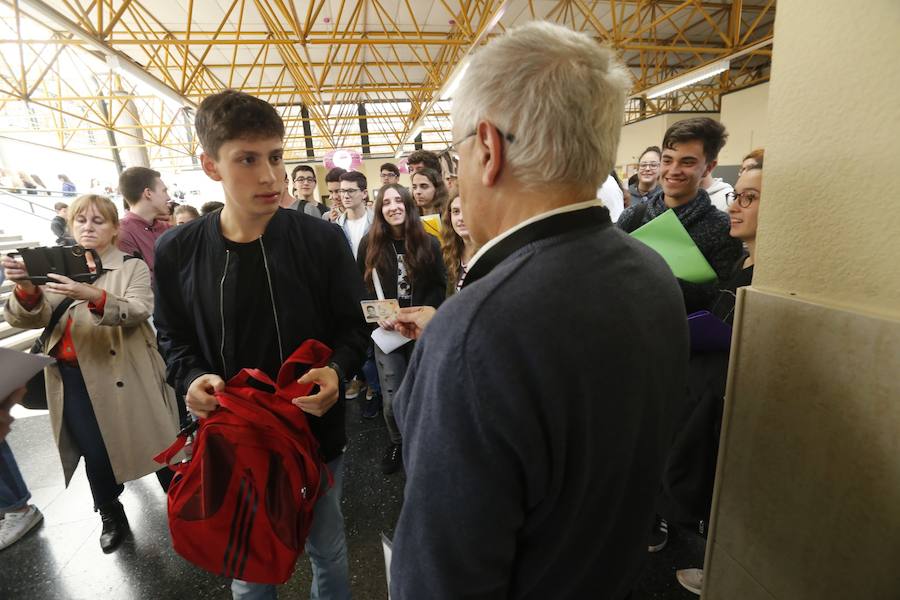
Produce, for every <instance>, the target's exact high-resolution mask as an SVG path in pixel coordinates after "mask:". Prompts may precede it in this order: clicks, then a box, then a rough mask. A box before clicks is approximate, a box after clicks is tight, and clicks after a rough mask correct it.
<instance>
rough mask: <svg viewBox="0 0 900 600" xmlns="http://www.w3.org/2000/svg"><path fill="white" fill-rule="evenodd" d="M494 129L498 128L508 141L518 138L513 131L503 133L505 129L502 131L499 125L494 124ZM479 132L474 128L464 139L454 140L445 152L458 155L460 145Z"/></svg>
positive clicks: (501, 135) (498, 131)
mask: <svg viewBox="0 0 900 600" xmlns="http://www.w3.org/2000/svg"><path fill="white" fill-rule="evenodd" d="M494 129H496V130H497V133H499V134H500V137H501V138H503V139H504V140H506V141H507V142H509V143H513V142H514V141H515V140H516V138H515V136H514V135H513V134H511V133H503V131H501V129H500V128H499V127H497V126H496V125H495V126H494ZM477 133H478V132H477V131H474V130H473V131H472V133H470V134H469V135H467V136H465V137H464V138H463V139H461V140H459V141H458V142H453V143H451V144H450V145H449V146H447V148H446V150H444V152H449V153H450V154H456V155H458V154H459V147H460V146H461V145H462V143H463V142H465V141H466V140H467V139H469V138H470V137H472V136H473V135H475V134H477Z"/></svg>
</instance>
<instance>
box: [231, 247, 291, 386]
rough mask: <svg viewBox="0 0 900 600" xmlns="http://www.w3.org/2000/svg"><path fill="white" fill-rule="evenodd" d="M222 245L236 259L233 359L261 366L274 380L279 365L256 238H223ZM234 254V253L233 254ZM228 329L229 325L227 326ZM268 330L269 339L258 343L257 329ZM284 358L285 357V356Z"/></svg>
mask: <svg viewBox="0 0 900 600" xmlns="http://www.w3.org/2000/svg"><path fill="white" fill-rule="evenodd" d="M225 248H226V249H227V250H228V251H229V252H231V253H232V257H231V260H234V259H235V258H237V260H238V263H237V264H238V270H237V278H238V281H237V286H236V289H237V298H235V314H236V315H237V319H235V323H234V329H233V331H234V332H235V336H236V339H235V344H234V348H235V359H236V361H237V365H238V366H239V367H240V368H242V369H245V368H252V369H262V370H263V371H265V372H266V373H267V374H268V375H269V377H271V378H272V380H273V381H274V380H275V379H276V378H277V377H278V370H279V368H281V356H279V354H278V340H276V339H275V338H274V335H275V333H274V332H275V326H274V321H275V315H274V313H273V308H272V298H271V295H270V294H269V281H268V279H267V278H266V266H265V262H264V261H263V254H262V244H260V243H259V241H258V240H257V241H255V242H247V243H245V244H241V243H238V242H232V241H231V240H228V239H226V240H225ZM235 255H236V256H235ZM229 329H230V328H229ZM263 331H265V332H272V336H273V337H272V339H271V340H265V343H260V341H261V340H260V339H259V335H260V332H263ZM285 358H286V357H285Z"/></svg>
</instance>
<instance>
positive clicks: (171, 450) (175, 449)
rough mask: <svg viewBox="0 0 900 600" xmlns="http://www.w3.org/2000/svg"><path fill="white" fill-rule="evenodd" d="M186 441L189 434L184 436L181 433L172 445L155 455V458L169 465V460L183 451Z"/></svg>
mask: <svg viewBox="0 0 900 600" xmlns="http://www.w3.org/2000/svg"><path fill="white" fill-rule="evenodd" d="M186 443H187V436H183V437H182V436H181V435H179V436H178V437H177V438H175V442H174V443H173V444H172V445H171V446H169V447H168V448H166V449H165V450H163V451H162V452H160V453H159V454H157V455H156V456H154V457H153V460H155V461H156V462H158V463H160V464H163V465H168V464H169V461H170V460H172V459H173V458H174V457H175V455H176V454H178V453H179V452H181V449H182V448H184V445H185V444H186ZM170 466H171V465H170Z"/></svg>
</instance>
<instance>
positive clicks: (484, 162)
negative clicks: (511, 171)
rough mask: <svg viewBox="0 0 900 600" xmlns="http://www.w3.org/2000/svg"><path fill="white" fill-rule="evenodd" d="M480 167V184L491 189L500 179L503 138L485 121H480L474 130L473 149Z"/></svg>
mask: <svg viewBox="0 0 900 600" xmlns="http://www.w3.org/2000/svg"><path fill="white" fill-rule="evenodd" d="M474 150H475V151H476V152H477V153H478V159H477V160H478V164H479V166H480V167H481V183H482V184H483V185H484V186H486V187H492V186H494V185H495V184H496V183H497V179H499V178H500V170H501V169H502V168H503V159H504V156H503V151H504V148H503V138H501V137H500V131H499V130H498V129H497V128H496V127H494V126H493V125H492V124H490V123H488V122H487V121H480V122H479V123H478V125H477V127H476V128H475V148H474Z"/></svg>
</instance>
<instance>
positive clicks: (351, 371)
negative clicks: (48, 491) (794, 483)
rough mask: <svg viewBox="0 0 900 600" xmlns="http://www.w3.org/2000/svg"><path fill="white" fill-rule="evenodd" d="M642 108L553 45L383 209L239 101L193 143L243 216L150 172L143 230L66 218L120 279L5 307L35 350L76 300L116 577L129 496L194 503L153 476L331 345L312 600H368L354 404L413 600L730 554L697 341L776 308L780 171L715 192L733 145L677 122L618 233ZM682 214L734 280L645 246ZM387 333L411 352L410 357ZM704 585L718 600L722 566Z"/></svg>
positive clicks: (317, 418) (82, 436) (30, 521)
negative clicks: (628, 117) (684, 268)
mask: <svg viewBox="0 0 900 600" xmlns="http://www.w3.org/2000/svg"><path fill="white" fill-rule="evenodd" d="M629 85H630V80H629V77H628V75H627V72H626V70H625V69H624V67H623V66H621V65H620V64H619V63H618V62H617V60H616V59H615V57H614V55H613V53H612V52H610V51H609V50H606V49H603V48H601V47H599V46H598V45H597V44H596V43H595V42H594V41H592V40H591V39H590V38H589V37H587V36H585V35H582V34H579V33H574V32H572V31H570V30H567V29H564V28H561V27H558V26H555V25H551V24H548V23H533V24H530V25H526V26H524V27H522V28H519V29H516V30H513V31H511V32H509V33H507V34H505V35H503V36H500V37H498V38H496V39H494V40H493V41H491V42H490V43H489V44H488V45H486V46H485V47H484V48H483V49H482V50H481V51H480V52H478V53H477V54H476V55H475V56H474V57H473V59H472V61H471V64H470V66H469V69H468V71H467V72H466V75H465V78H464V79H463V82H462V84H461V85H460V87H459V91H458V92H457V96H456V98H455V99H454V104H453V139H454V143H453V145H452V147H451V148H450V149H449V151H448V152H447V153H445V155H443V156H442V157H438V156H437V155H435V154H433V153H430V152H427V151H417V152H415V153H413V154H412V155H411V156H410V157H409V161H408V162H409V165H410V170H411V173H412V176H411V187H410V188H407V187H404V186H402V185H399V183H398V180H399V175H400V172H399V170H398V169H397V167H396V165H394V164H392V163H385V164H384V165H382V167H381V170H380V178H381V182H380V183H381V185H380V187H379V188H378V189H377V190H370V189H369V187H368V182H367V180H366V177H365V176H364V175H363V174H362V173H359V172H356V171H344V170H342V169H332V170H331V171H330V172H328V174H327V175H326V178H325V183H326V186H327V188H328V193H329V199H330V200H331V206H325V205H324V204H323V203H322V202H320V201H319V200H318V199H317V198H316V194H315V190H316V187H317V185H318V182H317V178H316V172H315V170H314V169H313V168H312V167H310V166H308V165H299V166H296V167H295V168H293V169H292V171H291V172H290V173H288V172H287V170H286V168H285V165H284V162H283V153H284V148H283V138H284V133H285V130H284V125H283V123H282V120H281V118H280V117H279V115H278V113H277V112H276V110H275V109H274V108H273V107H272V106H271V105H269V104H267V103H266V102H264V101H262V100H259V99H257V98H254V97H252V96H249V95H247V94H244V93H240V92H236V91H232V90H226V91H224V92H221V93H218V94H215V95H212V96H210V97H208V98H206V99H205V100H204V101H203V102H202V104H201V105H200V107H199V109H198V111H197V114H196V120H195V123H196V129H197V134H198V137H199V139H200V141H201V145H202V147H203V154H202V157H201V163H202V167H203V170H204V171H205V173H206V174H207V175H208V176H209V177H210V178H212V179H213V180H215V181H218V182H221V184H222V186H223V190H224V193H225V198H226V201H225V203H224V206H218V207H208V209H207V210H204V212H205V213H206V214H204V215H203V216H200V215H198V214H197V213H196V210H194V209H193V208H191V207H188V206H186V205H185V206H178V207H172V206H170V202H171V199H170V198H169V195H168V192H167V187H166V185H165V183H164V182H163V181H162V179H161V177H160V174H159V173H158V172H156V171H153V170H151V169H148V168H143V167H133V168H130V169H127V170H125V171H124V172H123V173H122V175H121V178H120V181H119V187H120V192H121V194H122V196H123V198H124V200H125V202H126V203H127V207H128V211H127V213H126V215H125V216H124V217H123V218H121V219H120V218H119V216H118V210H117V207H116V206H115V205H114V204H113V202H112V201H111V200H109V199H108V198H106V197H104V196H100V195H83V196H80V197H78V198H77V199H76V200H74V201H73V202H72V203H71V204H69V205H65V204H64V203H60V205H58V207H57V208H58V214H59V219H60V221H61V223H56V224H55V225H54V231H55V232H57V236H58V238H59V243H60V244H69V243H72V242H74V243H77V244H79V245H81V246H83V247H85V248H89V249H94V250H96V251H97V253H98V254H99V256H100V259H101V260H100V262H99V263H98V264H96V265H92V267H94V268H95V269H96V275H97V278H96V280H95V281H94V282H93V283H91V284H88V283H79V282H76V281H73V280H71V279H68V278H66V277H64V276H58V275H51V276H50V277H51V279H52V280H53V281H52V282H51V283H47V284H46V285H43V286H36V285H33V284H32V283H31V282H30V281H29V280H28V279H27V276H28V274H27V272H26V269H25V265H24V263H22V262H21V261H19V260H16V259H14V258H11V257H3V259H2V266H3V269H4V270H5V276H6V277H7V278H9V279H11V280H14V281H15V282H16V286H15V291H14V293H13V294H12V295H11V297H10V299H9V301H8V302H7V304H6V306H5V307H4V310H5V314H6V319H7V320H8V321H9V322H10V323H11V324H12V325H13V326H16V327H25V328H35V329H37V328H44V327H46V326H47V325H48V323H50V321H51V315H52V314H53V313H54V311H55V309H57V307H59V306H60V305H61V304H63V303H66V306H65V310H64V312H62V315H61V317H60V318H58V322H57V323H56V325H55V327H54V328H53V332H52V334H51V335H50V337H49V340H48V342H47V344H46V346H45V351H46V352H47V353H48V354H50V355H51V356H53V357H54V358H55V359H56V362H55V364H54V365H52V366H50V367H48V368H47V369H46V370H45V376H46V382H47V399H48V406H49V412H50V421H51V425H52V428H53V433H54V437H55V439H56V442H57V445H58V447H59V454H60V459H61V461H62V464H63V468H64V473H65V477H66V483H67V484H68V482H69V479H70V478H71V476H72V473H73V472H74V470H75V467H76V466H77V464H78V462H79V460H80V459H81V458H82V457H83V458H84V460H85V465H86V471H87V476H88V480H89V482H90V487H91V492H92V495H93V502H94V507H95V509H96V510H97V511H98V512H99V513H100V517H101V520H102V523H103V528H102V535H101V538H100V544H101V546H102V547H103V550H104V551H106V552H112V551H114V550H115V549H116V547H117V546H118V545H119V544H120V543H121V541H122V539H123V537H124V536H125V535H126V533H127V531H128V519H127V516H126V515H125V512H124V510H123V508H122V505H121V503H120V502H119V500H118V496H119V495H120V494H121V492H122V490H123V484H124V482H126V481H130V480H134V479H137V478H139V477H142V476H144V475H147V474H149V473H156V475H157V477H158V478H159V482H160V484H161V486H162V487H163V489H168V487H169V485H170V483H171V481H172V474H171V471H170V470H169V469H168V468H162V469H160V468H159V467H160V465H159V464H158V463H156V462H154V460H153V456H154V455H156V454H157V453H158V452H160V451H161V450H162V449H164V448H165V447H166V446H168V445H169V444H170V443H171V442H172V441H173V440H174V439H175V437H176V435H177V433H178V431H179V428H180V425H181V424H184V423H186V422H189V421H190V420H191V419H200V420H201V422H202V420H203V419H204V418H206V417H208V415H210V414H211V413H212V412H213V411H215V410H216V409H217V405H218V401H217V398H216V393H217V392H220V391H222V390H223V389H224V388H225V385H226V382H227V381H228V380H229V378H230V377H232V376H233V375H235V374H236V373H237V372H238V371H240V370H241V369H242V368H257V369H261V370H262V371H264V372H265V373H266V374H268V375H269V376H270V377H271V378H272V379H275V377H276V376H277V373H278V370H279V367H280V365H281V364H282V363H283V362H284V360H285V359H286V358H287V357H288V356H289V355H290V354H291V353H292V351H293V350H294V349H295V348H296V347H297V346H299V344H300V343H302V342H303V341H304V340H308V339H316V340H319V341H321V342H323V343H324V344H326V345H327V346H328V347H329V348H331V349H332V350H333V355H332V358H331V362H330V363H329V364H328V365H327V366H324V367H321V368H317V369H312V370H311V371H310V372H309V373H308V374H307V376H306V377H307V379H308V380H309V381H311V382H314V383H315V384H316V385H317V389H316V390H315V391H314V393H312V394H311V395H309V396H304V397H300V398H297V399H295V400H294V404H296V406H297V407H298V410H302V411H303V412H304V413H306V415H307V418H308V421H309V425H310V428H311V430H312V432H313V434H314V435H315V437H316V439H317V440H318V443H319V451H320V454H321V458H322V460H323V461H324V462H325V463H326V464H327V466H328V471H329V473H330V475H331V481H332V484H331V487H330V488H329V490H328V492H327V493H325V494H324V495H323V496H321V497H320V499H319V500H318V502H317V504H316V507H315V512H314V519H313V525H312V529H311V531H310V533H309V535H308V537H307V540H306V549H307V552H308V554H309V556H310V559H311V561H312V564H313V584H312V597H313V598H323V599H324V598H333V599H343V598H349V596H350V583H349V582H350V575H349V562H348V557H347V548H346V540H345V534H344V520H343V515H342V514H341V506H340V496H341V493H342V478H343V470H344V464H343V452H344V448H345V446H346V443H347V437H346V432H345V424H344V420H345V402H346V399H348V398H353V397H356V396H362V395H363V394H365V396H364V398H365V399H364V410H363V415H364V416H365V417H367V418H374V417H376V416H377V415H378V414H379V413H382V414H383V417H384V420H385V423H386V426H387V432H388V438H389V439H388V444H387V447H386V449H385V453H384V457H383V459H382V462H381V468H382V469H383V471H384V473H386V474H390V473H393V472H395V471H397V470H398V469H400V468H401V467H402V468H404V470H405V472H406V477H407V479H406V489H405V496H404V504H403V508H402V512H401V515H400V518H399V522H398V524H397V528H396V535H395V539H394V556H393V561H392V567H391V576H392V581H391V594H392V597H393V598H395V599H406V598H411V599H421V598H468V597H472V598H474V597H479V598H494V597H497V598H500V597H509V598H586V597H591V598H614V599H620V598H627V597H628V596H629V594H630V592H631V589H632V587H633V585H634V583H635V580H636V577H637V575H638V574H639V572H640V567H641V564H642V557H643V556H644V555H645V554H646V553H647V552H648V550H649V551H651V552H653V551H659V550H662V549H663V547H664V546H665V544H666V535H667V527H668V525H667V519H676V520H678V521H679V522H681V523H694V524H696V525H697V527H698V531H700V533H703V532H704V531H705V526H704V523H705V522H708V518H709V506H710V499H711V494H712V481H713V478H714V467H715V452H716V447H717V443H718V428H719V424H720V420H721V406H722V398H723V396H724V382H725V373H726V370H727V362H728V352H727V350H722V349H719V350H717V351H714V352H709V351H704V352H701V351H699V350H697V349H694V350H692V349H691V343H690V339H689V332H688V320H687V316H688V315H689V314H692V313H696V312H698V311H704V310H707V311H710V312H711V313H712V314H713V315H715V316H716V317H717V318H719V319H721V320H722V321H723V322H724V323H728V324H730V322H731V319H732V315H733V311H734V302H735V290H736V288H737V287H739V286H743V285H748V284H749V283H750V281H751V278H752V270H753V266H754V260H755V236H756V215H757V210H758V208H759V202H760V197H761V190H762V164H763V156H762V152H761V151H758V152H755V153H753V154H751V155H750V156H748V157H747V159H746V160H745V162H744V163H743V165H742V167H741V173H740V176H739V178H738V180H737V182H736V185H735V186H734V188H733V189H731V188H730V186H729V187H727V189H726V185H727V184H722V183H721V180H715V179H713V178H712V176H711V175H712V171H713V169H714V168H715V166H716V164H717V157H718V154H719V151H720V150H721V149H722V147H723V146H724V145H725V142H726V139H727V134H726V131H725V127H724V126H723V125H722V124H720V123H718V122H715V121H713V120H711V119H708V118H692V119H686V120H683V121H679V122H677V123H675V124H674V125H673V126H671V127H670V128H669V130H668V131H667V132H666V134H665V136H664V138H663V139H662V140H661V143H660V146H658V147H656V146H653V147H650V148H648V149H647V150H646V151H645V152H644V153H643V154H642V155H641V156H640V158H639V170H638V172H637V174H636V177H635V179H634V180H633V181H632V182H630V184H631V185H627V186H626V185H623V186H622V187H621V191H622V194H623V199H624V202H623V204H624V210H623V211H622V212H621V214H620V215H618V219H617V221H616V222H615V223H614V222H613V219H611V217H610V212H609V210H607V208H605V207H604V205H603V203H601V202H600V201H599V200H598V199H597V197H598V188H599V187H600V184H601V183H602V182H603V181H604V180H605V179H606V178H607V175H606V174H607V173H609V172H610V171H611V169H612V165H613V162H614V157H615V155H616V146H617V143H618V139H619V131H620V127H621V115H622V106H623V105H624V99H625V94H626V92H627V90H628V88H629ZM585 88H587V89H590V90H592V92H591V93H590V94H585V93H584V89H585ZM457 160H458V168H457V164H456V161H457ZM720 190H722V194H721V199H720V194H719V193H718V192H719V191H720ZM669 210H671V211H673V212H674V214H675V215H676V216H677V218H678V220H679V221H680V222H681V224H682V225H683V227H684V228H685V230H686V231H687V233H688V234H689V235H690V237H691V239H692V240H693V242H694V243H695V245H696V246H697V248H698V249H699V250H700V252H701V253H702V255H703V257H704V258H705V259H706V261H707V262H708V263H709V265H710V266H711V267H712V269H713V270H714V271H715V274H716V277H717V280H716V282H714V283H704V284H698V283H692V282H688V281H684V280H680V279H676V278H675V277H674V276H673V274H672V271H671V270H670V268H669V266H667V264H666V262H665V261H664V260H663V258H661V257H660V256H659V255H658V254H657V253H656V252H654V251H653V250H652V249H650V248H649V247H647V246H646V245H644V244H643V243H642V242H640V241H637V240H636V239H634V238H632V237H631V236H629V235H628V233H630V232H633V231H635V230H636V229H638V228H640V227H641V226H642V225H645V224H647V223H649V222H651V221H652V220H653V219H655V218H656V217H658V216H660V215H662V214H663V213H664V212H666V211H669ZM62 225H64V226H65V227H62ZM376 298H387V299H396V300H397V301H398V303H399V305H400V307H401V310H400V314H399V316H397V317H396V318H392V319H388V320H382V321H380V322H379V323H377V325H376V324H372V325H367V324H366V322H365V320H364V318H363V314H362V311H361V307H360V302H361V301H362V300H374V299H376ZM373 329H381V330H383V331H385V332H394V333H399V334H402V335H403V336H405V338H407V340H408V341H407V342H406V343H403V344H402V345H400V346H399V347H396V348H393V349H391V350H390V351H385V350H384V349H382V347H381V346H380V345H379V344H378V343H373V341H372V337H371V334H372V331H373ZM684 390H687V392H686V393H685V392H684ZM189 413H190V414H189ZM0 426H3V428H4V429H0V433H3V434H5V432H6V431H7V430H8V421H5V420H4V421H0ZM698 447H700V448H703V450H702V451H697V450H696V449H697V448H698ZM0 458H2V460H0V470H2V471H0V475H2V476H0V510H2V511H3V512H4V513H5V518H4V519H3V520H2V522H0V547H6V546H8V545H10V544H12V543H14V542H15V541H16V540H17V539H19V538H20V537H21V536H22V535H24V534H25V533H27V531H28V530H29V529H31V528H32V527H33V526H34V525H35V524H36V523H37V522H38V521H40V519H41V514H40V512H39V511H38V509H37V508H36V507H34V506H32V505H30V504H29V503H28V500H29V498H30V495H29V493H28V488H27V486H26V485H25V484H24V482H23V481H22V478H21V475H20V474H19V471H18V468H17V467H16V465H15V459H14V457H13V456H12V453H11V452H10V450H9V447H8V446H7V445H6V444H5V442H4V443H3V445H2V446H0ZM710 461H711V464H712V467H711V468H710ZM678 578H679V581H681V582H682V584H683V585H685V587H687V588H688V589H691V590H694V591H696V592H697V593H699V589H700V586H701V585H702V570H701V569H698V568H694V569H686V570H684V571H679V573H678ZM231 589H232V593H233V595H234V597H235V598H274V597H275V596H276V588H275V586H272V585H264V584H257V583H251V582H246V581H241V580H238V579H235V580H234V581H233V582H232V588H231Z"/></svg>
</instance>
